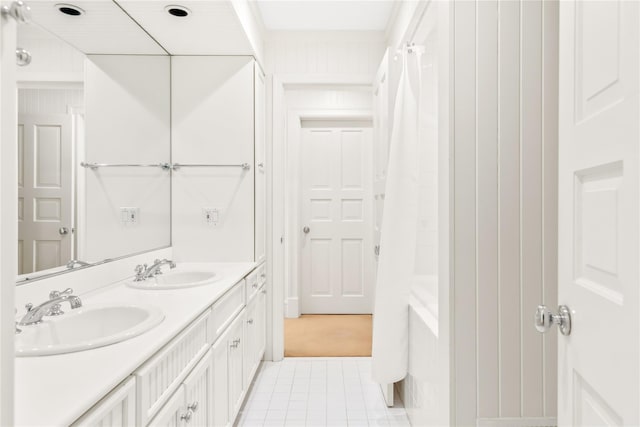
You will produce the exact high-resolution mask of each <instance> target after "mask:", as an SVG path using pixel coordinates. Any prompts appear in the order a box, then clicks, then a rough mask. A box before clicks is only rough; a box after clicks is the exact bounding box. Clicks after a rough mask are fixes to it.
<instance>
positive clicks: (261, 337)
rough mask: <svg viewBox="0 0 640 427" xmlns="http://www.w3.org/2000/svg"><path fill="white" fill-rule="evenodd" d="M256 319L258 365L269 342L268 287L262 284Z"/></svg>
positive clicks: (257, 302)
mask: <svg viewBox="0 0 640 427" xmlns="http://www.w3.org/2000/svg"><path fill="white" fill-rule="evenodd" d="M256 306H257V309H256V321H255V323H254V325H255V334H256V346H255V349H254V351H255V357H256V360H255V364H256V367H257V365H258V364H260V361H262V356H263V355H264V350H265V348H266V344H267V287H266V285H265V286H262V289H260V292H259V293H258V296H257V297H256Z"/></svg>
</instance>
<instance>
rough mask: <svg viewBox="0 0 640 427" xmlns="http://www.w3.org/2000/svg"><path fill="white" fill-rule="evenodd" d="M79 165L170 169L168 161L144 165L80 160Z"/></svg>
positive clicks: (86, 166) (89, 167) (85, 166)
mask: <svg viewBox="0 0 640 427" xmlns="http://www.w3.org/2000/svg"><path fill="white" fill-rule="evenodd" d="M80 166H82V167H83V168H88V169H93V170H95V169H98V168H138V167H139V168H161V169H162V170H169V169H171V164H169V163H154V164H149V165H144V164H133V163H131V164H127V163H121V164H113V163H87V162H81V163H80Z"/></svg>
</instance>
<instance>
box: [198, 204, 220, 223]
mask: <svg viewBox="0 0 640 427" xmlns="http://www.w3.org/2000/svg"><path fill="white" fill-rule="evenodd" d="M221 218H222V209H220V208H211V207H206V208H202V220H203V221H204V223H205V224H206V225H207V226H209V227H218V226H219V225H220V222H221Z"/></svg>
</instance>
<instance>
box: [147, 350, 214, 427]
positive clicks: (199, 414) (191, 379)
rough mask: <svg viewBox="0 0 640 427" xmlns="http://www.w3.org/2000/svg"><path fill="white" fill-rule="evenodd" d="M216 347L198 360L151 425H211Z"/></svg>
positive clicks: (193, 426)
mask: <svg viewBox="0 0 640 427" xmlns="http://www.w3.org/2000/svg"><path fill="white" fill-rule="evenodd" d="M211 361H212V351H211V350H209V351H208V352H207V354H206V355H205V356H204V357H203V358H202V359H201V360H200V362H198V364H197V365H196V367H195V368H194V369H193V371H191V373H190V374H189V375H188V376H187V378H186V379H185V380H184V382H183V383H182V384H181V385H180V387H179V388H178V390H176V392H175V393H174V394H173V395H172V396H171V398H170V399H169V400H168V401H167V403H165V405H164V406H163V407H162V409H161V410H160V411H159V412H158V414H157V415H156V416H155V418H154V419H153V420H152V421H151V422H150V423H149V425H150V426H158V427H178V426H186V425H188V426H192V427H207V426H209V425H210V424H211V420H212V419H213V405H212V397H213V374H212V372H213V365H212V363H211Z"/></svg>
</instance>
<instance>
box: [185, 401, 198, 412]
mask: <svg viewBox="0 0 640 427" xmlns="http://www.w3.org/2000/svg"><path fill="white" fill-rule="evenodd" d="M187 409H188V410H190V411H191V412H197V411H198V401H197V400H196V401H195V402H193V403H192V404H191V405H189V406H187Z"/></svg>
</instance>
